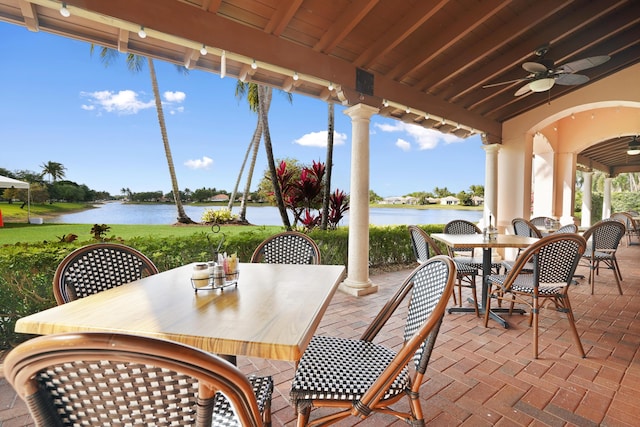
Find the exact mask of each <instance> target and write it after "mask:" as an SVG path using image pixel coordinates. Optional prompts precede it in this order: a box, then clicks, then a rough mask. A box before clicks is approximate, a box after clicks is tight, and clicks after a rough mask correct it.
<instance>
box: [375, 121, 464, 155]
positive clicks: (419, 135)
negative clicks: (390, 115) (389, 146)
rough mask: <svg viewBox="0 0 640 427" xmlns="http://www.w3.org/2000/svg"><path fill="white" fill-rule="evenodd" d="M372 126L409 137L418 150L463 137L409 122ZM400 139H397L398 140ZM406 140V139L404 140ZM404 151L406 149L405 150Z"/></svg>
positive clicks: (458, 140) (456, 140)
mask: <svg viewBox="0 0 640 427" xmlns="http://www.w3.org/2000/svg"><path fill="white" fill-rule="evenodd" d="M374 126H375V127H376V128H378V129H380V130H381V131H383V132H390V133H391V132H400V133H404V134H406V135H408V136H410V137H411V139H413V140H414V141H415V143H416V144H418V150H431V149H433V148H436V147H437V146H438V143H440V142H442V143H444V144H451V143H455V142H462V141H463V139H462V138H459V137H457V136H455V135H453V134H450V133H442V132H440V131H438V130H435V129H425V128H423V127H421V126H417V125H411V124H409V123H403V122H396V123H393V124H389V123H375V124H374ZM399 141H401V139H399V140H398V142H399ZM398 142H396V146H398V147H400V148H401V149H403V150H404V149H405V148H404V147H405V146H404V145H399V144H398ZM405 142H406V141H405ZM405 151H406V150H405Z"/></svg>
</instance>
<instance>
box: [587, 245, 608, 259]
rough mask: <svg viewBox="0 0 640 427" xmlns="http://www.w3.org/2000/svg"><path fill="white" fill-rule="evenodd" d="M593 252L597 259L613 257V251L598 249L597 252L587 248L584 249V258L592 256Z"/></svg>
mask: <svg viewBox="0 0 640 427" xmlns="http://www.w3.org/2000/svg"><path fill="white" fill-rule="evenodd" d="M592 253H593V258H594V259H596V260H607V259H613V253H611V252H600V251H598V250H596V251H595V252H593V251H592V250H591V249H589V248H587V249H586V250H585V251H584V255H582V257H583V258H589V259H590V258H591V254H592Z"/></svg>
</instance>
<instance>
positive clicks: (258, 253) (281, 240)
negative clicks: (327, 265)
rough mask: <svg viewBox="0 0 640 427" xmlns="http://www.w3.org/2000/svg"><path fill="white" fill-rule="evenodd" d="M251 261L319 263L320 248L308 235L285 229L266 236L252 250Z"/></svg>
mask: <svg viewBox="0 0 640 427" xmlns="http://www.w3.org/2000/svg"><path fill="white" fill-rule="evenodd" d="M251 262H254V263H267V264H320V249H319V248H318V245H317V244H316V242H314V241H313V239H312V238H311V237H309V236H307V235H306V234H304V233H300V232H298V231H285V232H283V233H279V234H275V235H273V236H270V237H267V238H266V239H265V240H264V241H263V242H262V243H260V245H258V247H257V248H256V250H255V251H254V252H253V255H252V256H251Z"/></svg>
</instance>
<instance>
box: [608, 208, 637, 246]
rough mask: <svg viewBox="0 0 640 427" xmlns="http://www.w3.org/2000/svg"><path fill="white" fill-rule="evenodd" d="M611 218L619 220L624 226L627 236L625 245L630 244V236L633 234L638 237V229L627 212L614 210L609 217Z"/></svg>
mask: <svg viewBox="0 0 640 427" xmlns="http://www.w3.org/2000/svg"><path fill="white" fill-rule="evenodd" d="M610 218H611V219H613V220H616V221H620V222H621V223H623V224H624V226H625V227H626V230H625V235H626V236H627V246H629V245H630V244H631V237H633V236H635V237H637V238H638V239H640V229H639V228H638V226H637V225H636V221H635V220H634V219H633V216H632V215H631V214H630V213H628V212H616V213H614V214H612V215H611V217H610Z"/></svg>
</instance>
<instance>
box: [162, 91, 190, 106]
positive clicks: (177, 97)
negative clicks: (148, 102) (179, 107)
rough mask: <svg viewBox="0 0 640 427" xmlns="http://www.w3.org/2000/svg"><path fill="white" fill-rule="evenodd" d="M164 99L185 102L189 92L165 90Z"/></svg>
mask: <svg viewBox="0 0 640 427" xmlns="http://www.w3.org/2000/svg"><path fill="white" fill-rule="evenodd" d="M163 95H164V99H165V100H166V101H168V102H177V103H180V102H184V100H185V98H186V97H187V94H185V93H184V92H179V91H178V92H169V91H167V92H165V93H164V94H163Z"/></svg>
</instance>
